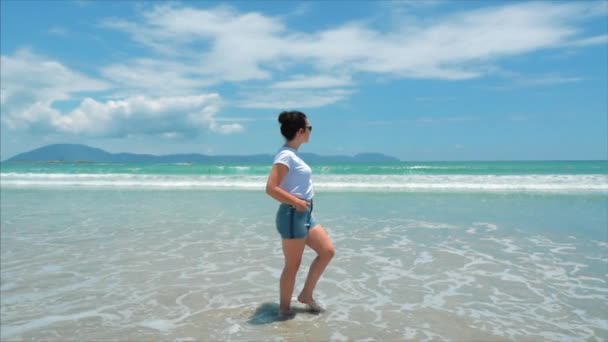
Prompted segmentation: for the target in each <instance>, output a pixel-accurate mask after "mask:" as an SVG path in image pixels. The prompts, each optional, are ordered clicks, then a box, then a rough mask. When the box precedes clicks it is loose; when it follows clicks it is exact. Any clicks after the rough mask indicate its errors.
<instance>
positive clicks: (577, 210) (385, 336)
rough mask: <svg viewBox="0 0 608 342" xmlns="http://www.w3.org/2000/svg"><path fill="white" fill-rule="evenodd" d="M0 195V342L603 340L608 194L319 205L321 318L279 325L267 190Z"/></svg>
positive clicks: (278, 258)
mask: <svg viewBox="0 0 608 342" xmlns="http://www.w3.org/2000/svg"><path fill="white" fill-rule="evenodd" d="M1 195H2V198H1V199H2V202H1V203H2V204H1V209H2V217H1V231H0V234H1V236H0V237H1V273H0V275H1V278H0V279H1V284H0V294H1V299H2V301H1V316H2V317H1V325H2V326H1V337H2V340H31V339H35V340H41V339H45V340H58V341H59V340H61V341H63V340H105V339H110V340H150V339H155V340H159V339H162V340H179V341H188V340H287V341H289V340H306V339H308V340H336V341H340V340H353V339H357V340H366V339H370V340H382V341H384V340H403V339H415V340H505V339H506V340H563V341H571V340H606V339H608V317H607V315H606V312H608V270H607V266H606V265H608V243H607V238H608V236H607V231H606V227H607V226H608V195H606V194H605V193H599V194H598V193H590V194H546V193H545V194H525V193H503V194H500V193H409V192H406V193H377V192H369V193H358V192H354V193H353V192H350V193H332V192H323V191H319V192H318V193H317V197H316V198H315V216H316V218H317V221H318V222H319V223H321V224H323V225H324V226H325V227H326V229H327V230H328V232H329V233H330V236H331V237H332V239H333V240H334V243H335V245H336V250H337V254H336V257H335V258H334V260H333V262H332V264H330V266H329V268H328V269H327V271H326V273H325V274H324V276H323V278H322V279H321V281H320V283H319V285H318V287H317V291H316V296H317V298H318V301H319V302H321V303H322V304H323V305H324V306H325V307H326V311H325V312H324V313H322V314H319V315H314V314H310V313H307V312H305V311H304V310H303V308H301V307H299V306H297V305H296V304H294V305H296V311H297V315H296V317H295V318H294V319H293V320H290V321H286V322H278V321H276V320H275V318H276V312H277V307H278V278H279V275H280V272H281V267H282V254H281V249H280V240H279V237H278V234H277V233H276V231H275V228H274V226H273V224H274V214H275V210H276V208H277V205H276V203H275V202H273V201H272V200H271V199H270V198H268V197H267V196H265V195H264V194H263V193H261V192H252V191H211V190H200V189H199V190H191V191H187V190H176V189H172V190H154V189H146V190H143V189H91V188H85V189H78V188H74V189H57V188H54V189H45V188H13V187H9V188H2V190H1ZM313 257H314V253H313V252H312V251H310V250H307V251H306V252H305V255H304V260H303V262H302V268H301V270H300V273H299V275H298V282H297V284H296V292H295V294H297V291H299V289H300V288H301V286H302V284H303V282H304V277H305V275H306V271H307V268H308V265H309V264H310V262H311V261H312V259H313Z"/></svg>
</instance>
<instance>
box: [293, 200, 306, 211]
mask: <svg viewBox="0 0 608 342" xmlns="http://www.w3.org/2000/svg"><path fill="white" fill-rule="evenodd" d="M309 206H310V203H308V202H306V201H305V200H303V199H299V198H298V199H297V200H296V202H295V204H294V207H296V210H297V211H299V212H305V211H307V210H308V207H309Z"/></svg>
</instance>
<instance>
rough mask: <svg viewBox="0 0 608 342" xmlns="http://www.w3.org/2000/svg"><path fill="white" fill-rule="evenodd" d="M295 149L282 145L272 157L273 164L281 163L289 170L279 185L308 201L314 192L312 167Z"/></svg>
mask: <svg viewBox="0 0 608 342" xmlns="http://www.w3.org/2000/svg"><path fill="white" fill-rule="evenodd" d="M296 151H297V150H296V149H294V148H291V147H288V146H283V147H281V149H280V150H279V151H278V152H277V154H276V155H275V157H274V163H273V164H283V165H285V166H287V167H288V168H289V172H287V175H286V176H285V178H284V179H283V181H282V182H281V184H280V185H279V186H280V187H281V189H283V190H285V191H287V192H289V193H290V194H292V195H294V196H296V197H299V198H302V199H305V200H307V201H310V200H311V199H312V198H313V197H314V195H315V192H314V190H313V188H312V179H311V176H312V169H311V168H310V166H308V164H306V163H305V162H304V161H303V160H302V159H300V157H298V155H297V153H296Z"/></svg>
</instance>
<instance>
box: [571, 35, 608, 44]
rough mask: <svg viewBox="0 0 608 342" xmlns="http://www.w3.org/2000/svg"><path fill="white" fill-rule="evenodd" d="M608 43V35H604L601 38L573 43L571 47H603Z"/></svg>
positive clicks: (584, 39)
mask: <svg viewBox="0 0 608 342" xmlns="http://www.w3.org/2000/svg"><path fill="white" fill-rule="evenodd" d="M607 43H608V34H602V35H599V36H594V37H588V38H583V39H579V40H575V41H573V42H571V43H570V44H569V45H570V46H579V47H580V46H590V45H602V44H604V45H605V44H607Z"/></svg>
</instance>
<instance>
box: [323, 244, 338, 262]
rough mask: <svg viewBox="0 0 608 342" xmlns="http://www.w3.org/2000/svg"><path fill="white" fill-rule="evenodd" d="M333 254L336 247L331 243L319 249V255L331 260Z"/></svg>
mask: <svg viewBox="0 0 608 342" xmlns="http://www.w3.org/2000/svg"><path fill="white" fill-rule="evenodd" d="M334 255H336V249H335V247H334V246H333V245H331V246H328V247H326V248H323V250H321V253H319V256H320V257H322V258H325V259H328V260H331V259H332V258H333V257H334Z"/></svg>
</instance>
